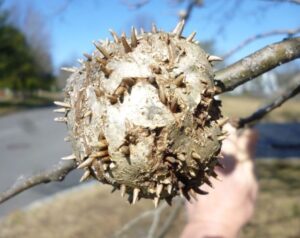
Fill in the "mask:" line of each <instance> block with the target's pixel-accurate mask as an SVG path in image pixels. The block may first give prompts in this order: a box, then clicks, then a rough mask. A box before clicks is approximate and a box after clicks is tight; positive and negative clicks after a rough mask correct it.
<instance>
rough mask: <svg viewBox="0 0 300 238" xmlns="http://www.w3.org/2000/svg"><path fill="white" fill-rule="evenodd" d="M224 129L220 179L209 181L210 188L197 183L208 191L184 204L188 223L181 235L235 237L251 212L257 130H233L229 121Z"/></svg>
mask: <svg viewBox="0 0 300 238" xmlns="http://www.w3.org/2000/svg"><path fill="white" fill-rule="evenodd" d="M224 129H225V130H226V131H228V133H229V136H228V138H227V139H226V140H224V142H223V145H222V151H221V153H222V154H223V155H224V160H223V161H222V162H223V164H224V166H225V169H217V170H216V172H217V174H218V175H219V177H220V178H221V179H222V181H221V182H220V181H216V180H214V181H211V182H212V183H213V187H214V188H210V187H208V186H207V185H203V186H201V189H203V190H205V191H208V192H209V194H208V195H206V196H203V195H199V196H197V198H198V201H197V202H194V203H193V204H188V205H187V213H188V224H187V226H186V227H185V229H184V231H183V234H182V236H181V238H190V237H193V238H198V237H199V238H200V237H207V238H221V237H236V236H237V235H238V232H239V230H240V229H241V227H242V226H243V225H245V224H246V223H247V222H248V221H249V219H250V218H251V216H252V214H253V211H254V205H255V200H256V197H257V190H258V185H257V181H256V179H255V176H254V173H253V160H252V158H253V154H254V149H255V144H256V141H257V133H256V132H255V131H254V130H250V129H246V130H244V131H241V132H237V131H236V129H235V128H234V127H232V126H231V125H229V124H227V125H225V128H224Z"/></svg>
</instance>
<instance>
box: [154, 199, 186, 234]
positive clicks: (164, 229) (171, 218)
mask: <svg viewBox="0 0 300 238" xmlns="http://www.w3.org/2000/svg"><path fill="white" fill-rule="evenodd" d="M183 204H184V201H183V199H178V200H177V201H176V206H175V207H174V208H172V212H171V213H170V215H169V216H168V218H167V219H166V220H165V222H164V224H163V227H162V228H161V230H160V231H159V233H158V235H157V238H163V237H164V236H165V235H166V234H167V233H168V231H169V230H170V228H171V227H172V225H173V222H174V221H175V219H176V218H177V216H178V215H179V212H180V209H181V208H182V206H183Z"/></svg>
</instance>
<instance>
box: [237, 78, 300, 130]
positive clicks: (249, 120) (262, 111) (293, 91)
mask: <svg viewBox="0 0 300 238" xmlns="http://www.w3.org/2000/svg"><path fill="white" fill-rule="evenodd" d="M296 79H297V81H296V83H294V84H293V85H292V86H291V87H289V88H288V90H286V91H285V92H284V93H283V94H282V95H281V96H279V97H277V98H276V99H275V100H274V101H272V102H271V103H270V104H267V105H265V106H263V107H261V108H259V109H258V110H257V111H256V112H254V113H253V114H251V115H250V116H248V117H245V118H241V119H239V120H238V121H237V122H236V123H233V124H235V126H236V127H237V128H243V127H245V126H248V125H253V124H254V123H255V122H257V121H258V120H260V119H262V118H263V117H265V116H266V115H267V114H268V113H270V112H271V111H273V110H274V109H275V108H277V107H280V106H281V105H282V104H283V103H284V102H286V101H287V100H288V99H290V98H292V97H294V96H296V95H297V94H298V93H300V76H299V75H298V76H297V77H296Z"/></svg>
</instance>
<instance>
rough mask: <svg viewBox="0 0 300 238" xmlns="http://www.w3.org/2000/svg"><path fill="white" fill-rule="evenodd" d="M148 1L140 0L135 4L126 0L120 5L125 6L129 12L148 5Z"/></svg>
mask: <svg viewBox="0 0 300 238" xmlns="http://www.w3.org/2000/svg"><path fill="white" fill-rule="evenodd" d="M149 2H150V0H140V1H137V2H135V3H133V2H130V1H128V0H122V3H123V4H125V5H126V6H127V7H128V8H129V9H131V10H137V9H140V8H142V7H143V6H145V5H146V4H148V3H149Z"/></svg>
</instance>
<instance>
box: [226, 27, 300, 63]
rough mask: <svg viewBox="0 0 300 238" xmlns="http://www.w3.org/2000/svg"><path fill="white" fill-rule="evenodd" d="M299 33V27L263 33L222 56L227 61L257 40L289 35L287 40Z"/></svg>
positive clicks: (248, 39)
mask: <svg viewBox="0 0 300 238" xmlns="http://www.w3.org/2000/svg"><path fill="white" fill-rule="evenodd" d="M299 32H300V27H298V28H296V29H283V30H273V31H269V32H265V33H261V34H257V35H254V36H251V37H249V38H247V39H246V40H244V41H242V42H241V43H240V44H239V45H237V46H236V47H234V48H233V49H231V50H229V51H228V52H227V53H225V54H224V55H223V56H222V58H224V59H225V58H228V57H230V56H232V55H233V54H234V53H236V52H237V51H239V50H241V49H242V48H244V47H245V46H246V45H248V44H250V43H251V42H253V41H255V40H258V39H261V38H265V37H269V36H274V35H287V38H291V37H293V36H294V35H296V34H298V33H299Z"/></svg>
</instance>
